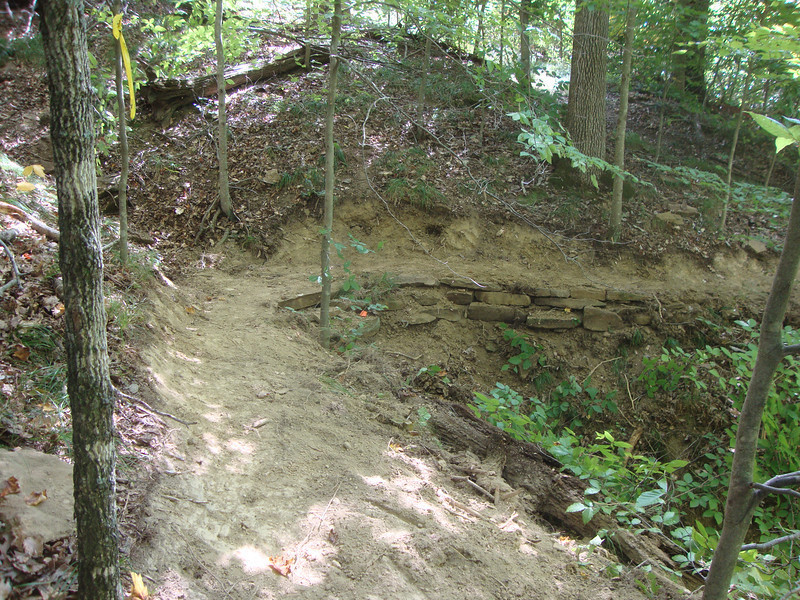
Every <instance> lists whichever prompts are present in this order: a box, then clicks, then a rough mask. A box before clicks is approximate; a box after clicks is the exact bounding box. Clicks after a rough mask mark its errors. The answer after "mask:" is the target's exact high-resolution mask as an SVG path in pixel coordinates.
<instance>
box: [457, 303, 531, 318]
mask: <svg viewBox="0 0 800 600" xmlns="http://www.w3.org/2000/svg"><path fill="white" fill-rule="evenodd" d="M467 318H469V319H472V320H474V321H502V322H503V323H515V322H517V321H523V320H524V319H525V314H524V313H523V312H522V311H521V310H520V309H518V308H514V307H513V306H497V305H494V304H485V303H483V302H473V303H472V304H470V305H469V308H468V309H467Z"/></svg>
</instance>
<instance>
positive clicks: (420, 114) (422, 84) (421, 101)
mask: <svg viewBox="0 0 800 600" xmlns="http://www.w3.org/2000/svg"><path fill="white" fill-rule="evenodd" d="M420 31H423V32H424V35H425V56H424V57H423V59H422V71H421V74H420V78H419V89H418V90H417V123H418V125H419V127H424V124H425V88H426V86H427V84H428V77H427V75H428V72H429V71H430V70H431V32H430V31H428V30H427V29H422V28H420Z"/></svg>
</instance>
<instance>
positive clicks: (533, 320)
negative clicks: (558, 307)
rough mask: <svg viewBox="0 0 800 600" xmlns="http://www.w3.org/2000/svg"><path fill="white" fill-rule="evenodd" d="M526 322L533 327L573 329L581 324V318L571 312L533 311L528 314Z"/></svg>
mask: <svg viewBox="0 0 800 600" xmlns="http://www.w3.org/2000/svg"><path fill="white" fill-rule="evenodd" d="M525 324H526V325H527V326H528V327H530V328H532V329H572V328H573V327H578V326H580V324H581V319H580V317H578V316H577V315H574V314H570V313H559V312H553V313H533V314H530V315H528V318H527V319H526V320H525Z"/></svg>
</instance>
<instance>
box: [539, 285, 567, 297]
mask: <svg viewBox="0 0 800 600" xmlns="http://www.w3.org/2000/svg"><path fill="white" fill-rule="evenodd" d="M533 295H534V296H536V297H537V298H569V290H567V289H563V288H546V287H541V288H533Z"/></svg>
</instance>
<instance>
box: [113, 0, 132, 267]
mask: <svg viewBox="0 0 800 600" xmlns="http://www.w3.org/2000/svg"><path fill="white" fill-rule="evenodd" d="M120 12H122V2H121V0H115V1H114V14H119V13H120ZM114 55H115V57H116V60H115V61H114V76H115V80H114V83H115V86H116V90H117V118H118V119H119V162H120V164H121V165H122V170H121V172H120V176H119V262H120V263H122V266H123V267H124V266H125V265H126V264H128V171H129V169H130V155H129V150H128V119H127V117H126V115H125V91H124V89H123V86H122V41H121V40H114Z"/></svg>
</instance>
